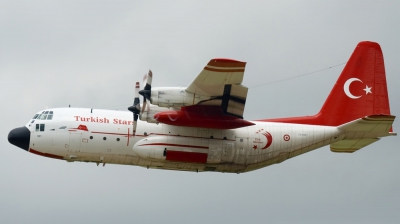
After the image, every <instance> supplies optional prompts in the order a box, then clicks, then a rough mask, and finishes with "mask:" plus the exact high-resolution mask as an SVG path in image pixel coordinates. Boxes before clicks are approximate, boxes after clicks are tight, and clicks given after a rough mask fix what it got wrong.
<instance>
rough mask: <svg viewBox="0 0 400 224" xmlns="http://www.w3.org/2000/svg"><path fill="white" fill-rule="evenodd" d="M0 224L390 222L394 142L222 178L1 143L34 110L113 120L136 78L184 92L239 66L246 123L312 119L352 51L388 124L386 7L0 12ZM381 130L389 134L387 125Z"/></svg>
mask: <svg viewBox="0 0 400 224" xmlns="http://www.w3.org/2000/svg"><path fill="white" fill-rule="evenodd" d="M0 6H1V7H0V77H1V80H2V81H1V84H0V88H1V90H2V93H3V94H2V96H1V97H0V103H1V105H2V108H3V116H2V118H3V122H2V123H3V125H2V127H1V128H0V134H1V136H3V137H2V138H1V139H2V140H0V145H1V148H2V150H1V154H0V155H1V156H0V170H1V171H0V180H1V182H0V222H1V223H54V222H58V223H71V222H73V223H89V222H90V223H132V222H135V223H136V222H137V223H156V222H158V223H161V222H162V223H266V222H269V223H289V222H291V223H293V222H296V223H341V224H343V223H399V221H400V213H399V212H398V211H399V210H400V192H399V189H400V177H399V170H400V163H399V161H400V150H399V148H398V144H399V137H388V138H384V139H382V140H381V141H379V142H377V143H374V144H373V145H370V146H368V147H366V148H364V149H362V150H360V151H358V152H356V153H353V154H335V153H332V152H330V150H329V148H328V147H324V148H321V149H317V150H315V151H313V152H310V153H307V154H305V155H302V156H299V157H296V158H293V159H290V160H287V161H285V162H284V163H281V164H278V165H273V166H270V167H266V168H264V169H261V170H257V171H253V172H250V173H244V174H240V175H236V174H222V173H199V174H197V173H190V172H174V171H160V170H147V169H143V168H140V167H134V166H121V165H106V166H105V167H101V166H99V167H97V166H96V165H95V164H92V163H67V162H64V161H58V160H53V159H49V158H44V157H40V156H36V155H33V154H30V153H27V152H26V151H23V150H21V149H19V148H17V147H15V146H13V145H11V144H9V143H8V141H7V135H8V132H9V131H10V130H11V129H12V128H15V127H20V126H22V125H24V124H25V123H27V122H28V120H29V119H30V118H31V117H32V116H33V115H34V114H35V113H36V112H37V111H39V110H42V109H45V108H47V107H48V108H52V107H66V106H68V105H69V104H71V105H72V106H73V107H89V108H91V107H93V108H110V109H120V110H125V109H126V108H127V106H129V105H130V104H131V103H132V101H133V91H134V90H133V87H134V83H135V82H136V81H141V79H142V77H143V75H144V74H145V73H146V72H147V70H148V69H149V68H151V69H152V71H153V73H154V79H153V86H186V85H188V84H189V83H190V82H191V81H192V80H193V79H194V78H195V77H196V75H197V74H198V73H199V72H200V71H201V69H202V68H203V67H204V65H205V64H206V63H207V62H208V61H209V60H210V59H211V58H216V57H228V58H234V59H238V60H242V61H246V62H248V64H247V67H246V73H245V79H244V85H247V86H249V87H250V89H249V94H248V100H247V104H246V110H245V118H246V119H261V118H273V117H285V116H295V115H312V114H314V113H317V112H318V110H319V108H320V107H321V106H322V103H323V102H324V100H325V98H326V97H327V95H328V94H329V92H330V90H331V88H332V86H333V85H334V83H335V81H336V79H337V77H338V75H339V74H340V72H341V69H342V68H343V66H337V67H334V68H332V69H328V70H325V71H321V72H318V73H314V74H311V75H308V76H304V77H301V78H298V79H292V80H289V81H285V82H279V83H274V84H270V85H265V86H261V87H257V88H255V87H252V86H254V85H258V84H260V83H269V82H272V81H275V80H281V79H285V78H288V77H293V76H297V75H301V74H305V73H308V72H312V71H316V70H319V69H323V68H326V67H329V66H333V65H337V64H340V63H343V62H346V61H347V59H348V58H349V56H350V54H351V53H352V51H353V50H354V48H355V46H356V44H357V43H358V42H359V41H362V40H372V41H376V42H378V43H379V44H380V45H381V47H382V50H383V53H384V57H385V64H386V74H387V80H388V88H389V97H390V103H391V111H392V114H393V115H400V105H399V103H398V96H399V95H400V88H398V86H399V84H400V80H399V73H400V68H399V66H398V64H399V61H400V45H399V43H398V41H399V39H400V32H399V29H398V24H399V23H400V15H399V13H398V10H399V9H400V2H398V1H369V0H368V1H351V2H350V1H329V2H328V1H325V2H324V3H322V2H321V1H285V2H282V1H171V3H167V2H166V1H143V2H138V1H59V2H54V1H35V3H33V2H32V1H0ZM394 130H395V131H399V130H400V126H399V120H396V121H395V124H394Z"/></svg>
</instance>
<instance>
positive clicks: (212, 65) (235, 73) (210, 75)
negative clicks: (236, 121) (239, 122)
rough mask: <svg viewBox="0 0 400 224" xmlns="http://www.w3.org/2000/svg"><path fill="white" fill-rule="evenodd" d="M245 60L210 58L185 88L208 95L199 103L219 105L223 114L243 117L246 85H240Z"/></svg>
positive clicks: (194, 92) (191, 91)
mask: <svg viewBox="0 0 400 224" xmlns="http://www.w3.org/2000/svg"><path fill="white" fill-rule="evenodd" d="M245 67H246V62H241V61H236V60H233V59H225V58H215V59H212V60H210V62H208V64H207V65H206V66H205V67H204V69H203V71H201V72H200V74H199V75H198V76H197V77H196V79H195V80H194V81H193V82H192V83H191V84H190V85H189V86H188V87H187V88H186V91H187V92H190V93H193V94H195V96H196V95H197V96H208V97H209V99H208V100H203V101H200V102H199V103H198V104H200V105H204V106H206V105H209V106H221V108H222V111H223V112H224V113H225V114H230V115H234V116H237V117H240V118H243V112H244V106H245V103H246V97H247V91H248V89H247V87H245V86H242V85H241V83H242V81H243V75H244V70H245Z"/></svg>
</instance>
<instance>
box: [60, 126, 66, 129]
mask: <svg viewBox="0 0 400 224" xmlns="http://www.w3.org/2000/svg"><path fill="white" fill-rule="evenodd" d="M66 128H67V126H61V127H60V128H59V129H66Z"/></svg>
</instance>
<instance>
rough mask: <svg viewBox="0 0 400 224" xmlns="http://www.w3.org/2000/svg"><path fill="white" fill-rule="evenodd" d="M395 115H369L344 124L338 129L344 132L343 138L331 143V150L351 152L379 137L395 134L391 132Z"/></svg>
mask: <svg viewBox="0 0 400 224" xmlns="http://www.w3.org/2000/svg"><path fill="white" fill-rule="evenodd" d="M394 119H395V116H392V115H370V116H366V117H363V118H360V119H357V120H354V121H351V122H348V123H346V124H343V125H340V126H339V127H338V129H339V130H340V131H342V132H343V133H345V134H346V136H345V138H344V139H343V140H340V141H338V142H335V143H332V144H331V145H330V146H331V151H332V152H348V153H352V152H355V151H356V150H359V149H361V148H363V147H365V146H367V145H369V144H372V143H374V142H376V141H378V140H379V139H380V137H385V136H390V135H396V133H393V132H392V124H393V121H394Z"/></svg>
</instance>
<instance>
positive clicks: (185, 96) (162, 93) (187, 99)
mask: <svg viewBox="0 0 400 224" xmlns="http://www.w3.org/2000/svg"><path fill="white" fill-rule="evenodd" d="M208 99H210V97H209V96H201V95H195V94H193V93H189V92H186V87H156V88H152V89H151V104H153V105H158V106H160V107H182V106H190V105H195V104H197V103H198V102H200V101H202V100H208Z"/></svg>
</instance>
